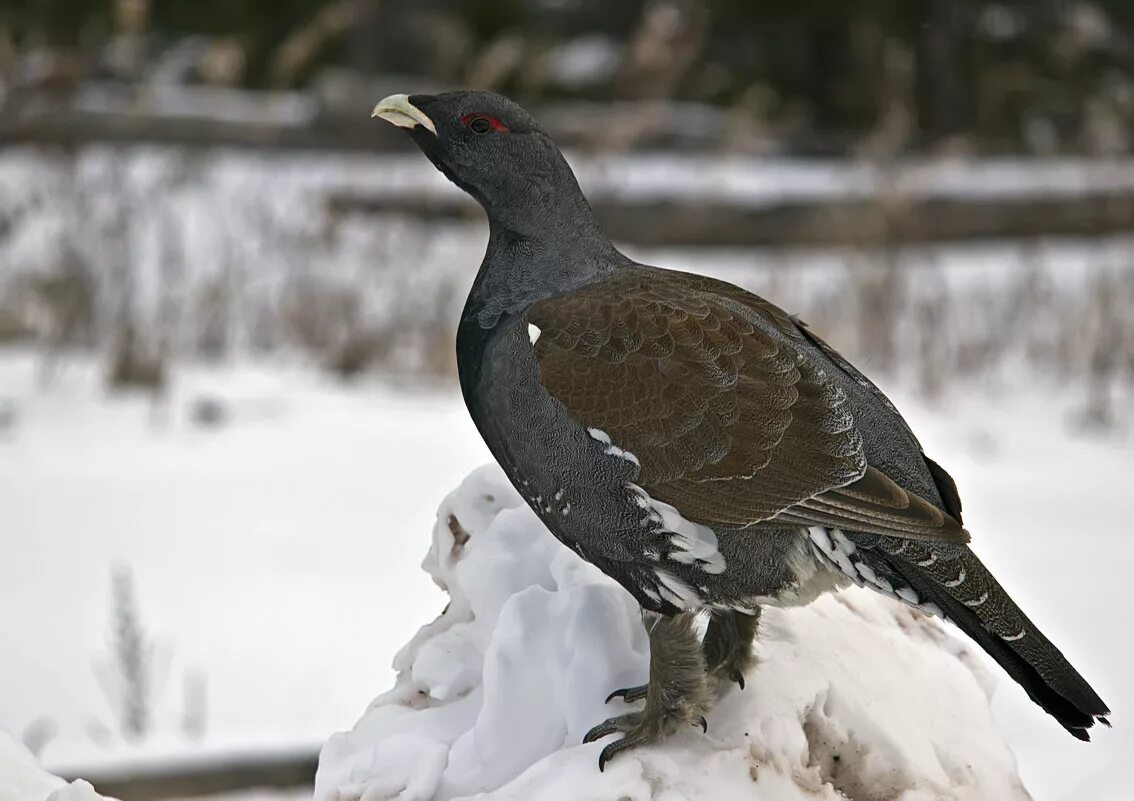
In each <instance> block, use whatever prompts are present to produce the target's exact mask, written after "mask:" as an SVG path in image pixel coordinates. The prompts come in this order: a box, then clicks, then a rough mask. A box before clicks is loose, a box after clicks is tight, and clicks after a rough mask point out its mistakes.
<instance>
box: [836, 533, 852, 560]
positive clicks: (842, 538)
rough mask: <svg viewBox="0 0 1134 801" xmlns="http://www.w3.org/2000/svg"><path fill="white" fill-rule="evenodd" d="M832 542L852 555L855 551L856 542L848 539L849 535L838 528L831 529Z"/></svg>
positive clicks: (848, 554)
mask: <svg viewBox="0 0 1134 801" xmlns="http://www.w3.org/2000/svg"><path fill="white" fill-rule="evenodd" d="M831 542H833V543H835V545H838V546H839V550H840V551H842V552H843V553H845V554H846V555H847V556H850V555H851V554H852V553H854V552H855V547H854V543H853V542H851V541H850V540H848V539H847V535H846V534H844V533H843V532H842V531H841V530H839V529H837V528H833V529H831Z"/></svg>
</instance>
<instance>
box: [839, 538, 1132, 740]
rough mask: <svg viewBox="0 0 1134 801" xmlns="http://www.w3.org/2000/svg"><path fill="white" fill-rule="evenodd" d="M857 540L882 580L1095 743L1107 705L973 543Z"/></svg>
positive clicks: (1080, 735)
mask: <svg viewBox="0 0 1134 801" xmlns="http://www.w3.org/2000/svg"><path fill="white" fill-rule="evenodd" d="M851 536H852V538H853V539H854V540H855V542H856V544H858V545H859V547H858V549H857V550H858V554H857V555H858V556H859V558H861V559H862V560H863V562H865V563H866V564H868V565H869V566H870V567H871V568H872V569H873V571H874V574H875V575H876V576H878V577H882V578H883V580H884V581H886V582H889V583H890V584H891V585H892V586H893V588H894V589H895V590H898V589H900V587H902V586H905V587H907V588H908V589H912V590H913V593H914V594H916V596H917V597H916V598H914V597H913V596H912V595H910V593H909V592H908V590H907V591H906V592H905V593H902V592H898V593H897V594H898V596H899V597H902V598H904V599H905V600H906V601H908V602H914V601H916V602H917V604H918V605H920V606H923V607H926V606H929V608H931V609H932V606H930V605H935V606H936V607H937V608H938V609H939V610H940V611H941V613H942V614H943V615H944V616H945V617H947V618H949V619H950V620H952V621H953V623H955V624H956V625H957V626H958V627H959V628H960V629H961V630H962V631H964V632H965V634H967V635H969V637H971V638H972V639H973V640H974V641H976V643H977V644H978V645H980V647H981V648H983V649H984V650H985V652H987V653H988V655H989V656H991V657H992V658H993V659H995V660H996V662H997V663H998V664H999V665H1000V666H1001V667H1002V668H1004V671H1005V672H1006V673H1007V674H1008V675H1009V676H1011V677H1012V678H1013V679H1014V680H1015V681H1016V683H1017V684H1019V685H1020V686H1021V687H1023V688H1024V691H1025V692H1027V694H1028V696H1029V697H1030V698H1031V699H1032V700H1033V701H1035V702H1036V703H1037V704H1038V705H1039V706H1040V707H1042V708H1043V710H1044V711H1045V712H1047V713H1048V714H1049V715H1051V716H1052V717H1054V718H1055V719H1056V720H1058V721H1059V723H1060V724H1061V725H1062V726H1063V728H1065V729H1067V731H1069V732H1070V733H1071V734H1072V735H1074V736H1075V737H1077V738H1079V739H1080V740H1090V735H1089V734H1088V732H1087V730H1088V729H1090V728H1091V727H1092V726H1094V725H1095V723H1096V722H1100V723H1103V724H1105V725H1107V726H1109V725H1110V724H1109V722H1108V721H1107V719H1106V717H1105V716H1106V715H1109V714H1110V711H1109V710H1108V709H1107V706H1106V704H1105V703H1103V700H1102V699H1101V698H1099V696H1098V694H1097V693H1096V692H1095V691H1094V689H1092V688H1091V685H1089V684H1088V683H1087V681H1086V679H1084V678H1083V677H1082V676H1080V675H1079V673H1078V671H1076V670H1075V668H1073V667H1072V666H1071V664H1070V663H1069V662H1068V661H1067V659H1066V658H1065V657H1064V656H1063V654H1062V653H1061V652H1060V651H1059V649H1058V648H1056V647H1055V645H1053V644H1052V642H1051V641H1050V640H1049V639H1047V637H1045V636H1044V635H1043V633H1042V632H1040V630H1039V629H1038V628H1036V626H1035V624H1033V623H1032V622H1031V621H1030V620H1029V619H1028V618H1027V616H1026V615H1025V614H1024V613H1023V611H1022V610H1021V609H1020V607H1018V606H1017V605H1016V603H1015V602H1014V601H1013V600H1012V599H1011V597H1009V595H1008V593H1007V592H1006V591H1005V590H1004V588H1003V587H1001V586H1000V584H999V582H997V581H996V579H995V578H993V576H992V574H991V573H990V572H989V571H988V569H987V568H986V567H985V566H984V565H983V564H982V563H981V561H980V559H978V558H977V556H976V554H974V553H973V552H972V551H971V550H969V548H968V547H967V546H964V545H942V544H936V543H932V544H931V543H926V542H913V541H908V540H901V541H899V540H895V539H894V538H874V537H869V538H863V541H861V542H860V538H859V537H858V536H855V535H851Z"/></svg>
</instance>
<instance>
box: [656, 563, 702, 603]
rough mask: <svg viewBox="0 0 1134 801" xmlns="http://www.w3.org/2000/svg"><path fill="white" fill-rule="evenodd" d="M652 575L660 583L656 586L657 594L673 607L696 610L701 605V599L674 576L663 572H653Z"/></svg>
mask: <svg viewBox="0 0 1134 801" xmlns="http://www.w3.org/2000/svg"><path fill="white" fill-rule="evenodd" d="M654 574H655V575H656V576H657V577H658V581H659V582H661V583H660V584H659V585H658V592H660V593H661V595H662V597H663V598H665V599H666V600H667V601H669V602H670V603H671V604H673V605H674V606H678V607H681V608H682V609H696V608H697V607H699V606H700V605H701V599H700V598H699V597H698V595H697V593H695V592H694V591H693V588H692V587H690V586H689V585H688V584H686V583H685V582H684V581H682V580H681V579H679V578H677V577H676V576H671V575H670V574H669V573H666V572H665V571H664V570H655V571H654Z"/></svg>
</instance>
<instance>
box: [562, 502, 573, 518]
mask: <svg viewBox="0 0 1134 801" xmlns="http://www.w3.org/2000/svg"><path fill="white" fill-rule="evenodd" d="M559 514H561V515H563V516H564V517H566V516H567V515H569V514H571V504H569V503H565V504H563V508H562V509H560V510H559Z"/></svg>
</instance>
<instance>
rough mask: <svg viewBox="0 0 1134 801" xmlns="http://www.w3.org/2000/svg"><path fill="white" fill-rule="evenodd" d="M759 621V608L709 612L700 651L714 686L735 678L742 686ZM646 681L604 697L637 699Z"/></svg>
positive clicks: (607, 698)
mask: <svg viewBox="0 0 1134 801" xmlns="http://www.w3.org/2000/svg"><path fill="white" fill-rule="evenodd" d="M759 622H760V607H756V611H755V612H754V613H753V614H746V613H744V612H713V614H712V616H711V617H710V618H709V625H708V627H707V628H706V629H705V637H704V639H703V640H701V650H702V652H704V654H705V667H706V669H707V670H708V672H709V676H710V678H712V679H715V681H716V684H717V686H718V687H719V685H720V683H721V682H722V681H724V680H726V679H727V680H729V681H735V682H736V683H737V684H739V685H740V689H742V690H743V689H744V676H745V674H746V673H747V672H748V671H749V670H750V669H751V667H752V665H753V663H754V662H755V661H756V660H755V657H754V656H753V655H752V642H753V640H755V639H756V627H757V625H758V624H759ZM649 689H650V685H649V684H639V685H637V686H636V687H623V688H622V689H619V690H615V691H614V692H612V693H611V694H610V695H608V696H607V697H606V702H607V703H608V704H609V703H610V702H611V701H613V700H614V699H615V698H621V699H622V700H623V701H625V702H626V703H628V704H632V703H634V702H635V701H641V700H642V699H643V698H645V697H646V693H647V692H648V691H649Z"/></svg>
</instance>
